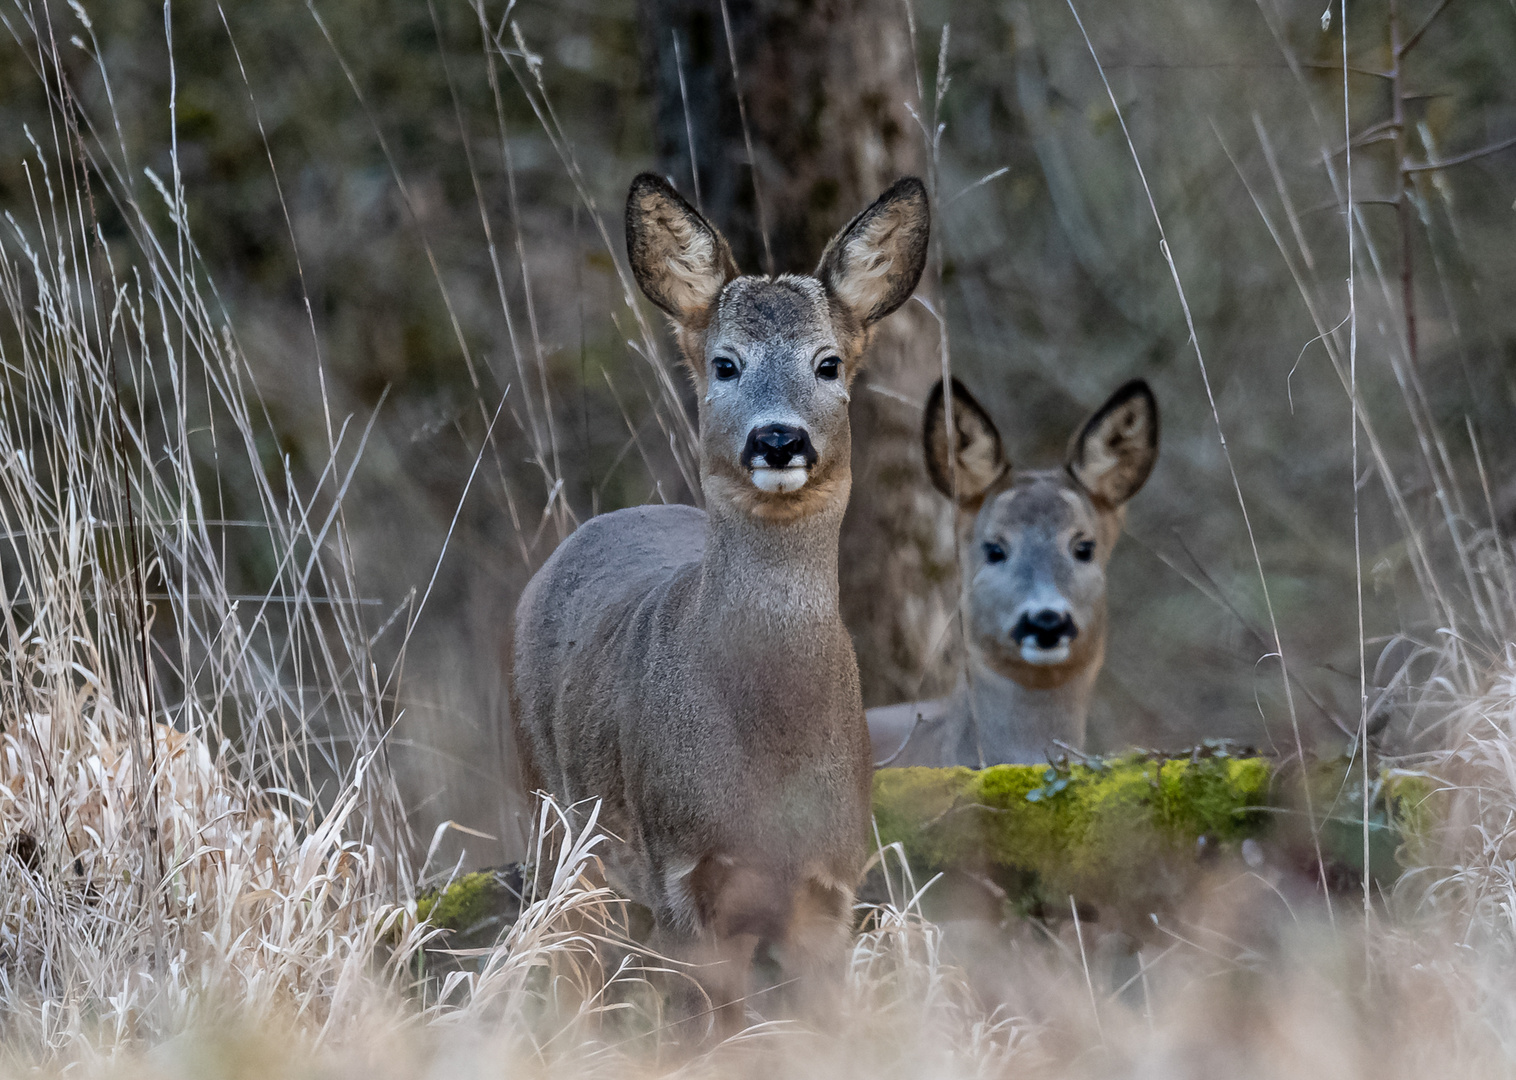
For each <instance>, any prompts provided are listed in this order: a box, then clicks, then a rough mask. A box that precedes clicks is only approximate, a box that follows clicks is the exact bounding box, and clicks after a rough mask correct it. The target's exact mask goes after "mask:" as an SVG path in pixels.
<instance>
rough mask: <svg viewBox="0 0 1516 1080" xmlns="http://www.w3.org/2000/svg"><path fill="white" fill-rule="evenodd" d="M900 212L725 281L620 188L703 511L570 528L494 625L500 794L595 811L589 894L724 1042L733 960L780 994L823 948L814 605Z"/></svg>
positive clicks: (838, 797)
mask: <svg viewBox="0 0 1516 1080" xmlns="http://www.w3.org/2000/svg"><path fill="white" fill-rule="evenodd" d="M926 214H927V211H926V201H925V192H924V189H923V188H922V187H921V185H920V183H919V181H913V180H912V181H901V182H899V183H897V184H896V185H895V186H894V187H893V188H891V189H890V191H888V192H886V193H885V194H884V195H883V196H881V198H880V199H879V201H878V202H876V203H875V204H874V205H873V206H871V207H870V208H869V209H868V210H866V211H864V213H862V214H860V215H859V216H858V217H857V218H855V219H854V221H853V222H852V223H851V224H850V225H849V226H848V227H847V228H846V229H845V230H844V231H843V232H842V233H841V234H839V235H838V237H837V238H836V239H835V240H834V241H833V242H832V244H831V245H829V246H828V249H827V252H826V254H825V255H823V257H822V262H821V266H820V267H818V270H817V273H816V276H814V277H810V276H789V275H786V276H781V277H778V278H774V279H769V278H755V277H742V276H739V275H738V274H737V271H736V267H735V266H734V265H733V264H732V261H731V256H730V253H729V250H728V248H727V246H726V242H725V240H724V239H722V238H721V236H720V234H719V233H717V232H716V231H715V230H714V229H713V228H712V227H711V226H710V225H709V224H708V223H707V222H705V220H704V219H703V218H701V217H700V215H699V214H698V213H697V212H696V211H695V210H694V209H693V208H692V207H690V206H689V205H688V204H687V203H685V202H684V200H683V199H681V198H680V197H679V196H678V194H677V193H675V192H674V191H673V189H672V188H670V187H669V186H668V185H667V184H666V183H664V182H663V181H661V180H659V179H657V178H655V177H650V176H646V175H644V176H642V177H639V178H638V179H637V180H636V181H635V182H634V183H633V185H632V190H631V194H630V196H629V198H628V205H627V238H628V250H629V253H630V256H631V260H632V266H633V270H634V272H635V273H636V276H637V279H638V282H639V284H640V285H641V286H642V289H643V291H644V292H645V293H646V294H647V295H648V297H649V298H650V299H651V300H653V301H654V303H656V304H658V306H659V307H661V308H663V310H664V311H665V312H666V313H668V314H669V316H670V317H671V319H672V320H673V322H674V325H675V329H676V333H677V337H678V341H679V346H680V350H681V353H682V354H683V357H684V359H685V361H686V363H687V364H688V365H689V368H690V371H691V373H692V375H693V377H694V380H695V383H696V388H697V392H698V393H699V395H700V480H701V487H702V489H703V493H704V495H705V502H706V507H707V510H706V511H700V510H697V509H694V508H692V507H685V506H662V507H639V508H635V509H630V510H621V511H617V512H615V513H611V514H606V515H603V516H601V517H598V518H594V519H592V520H591V521H589V522H588V523H586V524H585V525H584V526H583V527H582V528H580V529H579V530H578V531H577V532H575V533H574V534H573V535H572V536H571V537H569V538H568V539H567V540H566V541H565V542H564V543H563V544H562V545H560V547H559V548H558V550H557V551H556V552H554V554H553V556H552V557H551V558H550V559H549V560H548V561H547V563H546V564H545V565H544V566H543V567H542V569H541V570H540V571H538V573H537V574H536V576H534V578H533V579H532V581H531V583H530V584H529V585H528V587H527V589H526V591H525V592H524V593H523V595H522V598H521V602H520V604H519V605H518V608H517V614H516V634H515V646H514V655H513V670H512V681H511V693H512V705H513V709H512V713H513V716H514V718H515V724H516V736H517V745H518V749H519V752H520V757H521V759H522V762H523V769H524V772H525V774H526V780H527V782H528V784H529V785H531V786H532V787H534V788H537V787H540V788H543V789H546V790H547V791H549V792H551V793H552V794H553V795H554V796H556V797H557V798H558V799H559V800H560V801H561V802H563V803H565V804H574V803H582V802H583V801H585V800H591V799H598V800H600V801H601V807H602V809H601V823H602V825H603V827H604V828H605V829H606V831H607V832H608V833H609V834H610V835H611V838H612V839H611V841H610V845H609V846H608V847H607V848H606V849H605V861H606V869H607V874H608V876H609V878H610V880H611V883H612V884H613V885H615V886H616V887H618V888H619V889H621V890H622V891H623V892H625V893H626V894H627V895H629V896H630V897H631V898H632V899H634V900H637V901H639V902H641V903H643V904H645V905H646V906H648V907H649V908H650V909H651V910H652V913H653V916H654V920H655V924H656V931H657V934H658V937H659V940H658V942H657V944H658V946H659V947H660V948H662V949H665V950H668V951H670V952H671V953H672V954H673V955H674V956H675V957H676V958H678V959H682V960H688V961H692V962H694V963H696V964H697V965H702V966H700V967H698V968H697V969H696V971H695V975H696V978H697V979H698V980H699V982H700V983H701V985H702V987H703V989H704V991H705V993H706V995H707V996H708V997H709V998H710V1003H711V1005H712V1006H714V1008H715V1010H716V1015H717V1021H718V1024H719V1025H720V1026H722V1027H724V1028H727V1029H730V1028H732V1027H735V1026H736V1025H737V1024H738V1023H739V1022H740V1019H741V1015H742V1008H743V1005H742V1000H743V998H744V996H745V995H746V992H747V988H748V981H749V972H750V968H751V965H752V961H753V958H754V956H755V955H756V954H759V953H760V952H761V954H762V955H763V956H764V957H765V958H767V959H769V960H772V961H773V962H774V963H776V964H777V965H778V967H779V969H780V979H779V981H780V982H781V983H792V982H793V983H795V984H796V986H795V987H793V988H790V990H789V996H790V997H791V998H794V997H797V996H798V997H800V998H802V999H803V998H805V997H806V996H807V995H809V996H811V997H812V998H815V997H816V996H817V995H816V993H815V991H816V988H817V986H818V985H819V984H823V983H824V982H825V981H826V980H827V979H829V978H836V977H840V974H841V967H842V963H843V960H844V958H845V954H846V947H847V941H848V931H849V913H850V909H851V904H852V896H853V888H854V886H855V885H856V883H857V881H858V878H859V876H860V875H861V873H862V869H863V865H864V857H865V853H866V838H867V830H868V821H869V791H870V773H871V764H870V756H869V755H870V750H869V740H868V730H867V726H866V723H865V721H864V718H863V708H862V699H861V696H860V692H859V685H858V670H857V662H856V660H855V658H854V655H853V648H852V643H851V640H850V638H849V637H848V634H847V631H846V630H845V628H844V627H843V624H842V620H841V617H840V615H839V603H838V587H837V547H838V537H839V533H840V530H841V525H842V517H843V513H844V511H845V510H846V507H847V498H848V490H849V486H850V472H849V457H850V451H851V442H850V438H849V432H848V425H847V402H848V392H847V388H848V386H849V384H850V383H851V380H852V378H853V377H854V375H856V373H857V371H858V369H859V366H860V364H861V362H862V353H863V349H864V346H865V345H866V343H867V338H868V328H869V327H870V326H871V325H872V324H873V323H874V322H876V321H877V320H878V319H880V318H883V317H884V316H885V315H887V314H888V313H889V312H890V311H893V310H894V309H895V308H896V307H898V306H899V305H900V304H901V303H904V301H905V300H906V299H907V298H908V297H909V295H910V293H911V291H912V290H913V289H914V287H915V284H916V280H917V278H918V277H919V276H920V272H921V267H922V264H923V263H924V261H925V243H926V228H927V224H926V222H927V217H926ZM696 1011H698V1010H696Z"/></svg>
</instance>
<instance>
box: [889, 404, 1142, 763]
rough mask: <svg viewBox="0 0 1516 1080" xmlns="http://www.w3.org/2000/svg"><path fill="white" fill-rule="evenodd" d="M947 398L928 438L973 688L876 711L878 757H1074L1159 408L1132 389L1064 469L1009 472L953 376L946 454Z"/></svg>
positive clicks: (995, 437)
mask: <svg viewBox="0 0 1516 1080" xmlns="http://www.w3.org/2000/svg"><path fill="white" fill-rule="evenodd" d="M944 397H945V395H944V393H943V389H942V385H941V384H940V383H939V384H938V386H937V387H936V389H935V390H934V391H933V393H932V396H931V398H930V400H929V402H928V405H927V410H926V419H925V431H924V436H925V444H926V453H927V465H928V469H929V471H930V472H931V474H932V478H933V481H934V482H935V483H936V484H937V486H938V488H939V489H940V490H942V491H943V492H944V493H945V494H947V495H948V496H949V497H950V498H954V499H955V501H956V502H957V503H958V505H959V509H960V514H959V524H958V532H959V561H960V566H961V567H962V569H963V596H962V612H963V621H964V629H965V637H966V639H967V641H966V649H965V651H966V653H967V664H966V670H965V678H964V680H963V681H962V682H961V683H960V684H959V686H958V688H957V690H956V691H955V692H954V693H953V694H952V695H950V696H949V697H946V698H938V699H935V700H932V701H923V702H906V703H904V704H901V705H889V706H885V707H882V708H876V709H870V710H869V712H868V724H869V736H870V739H871V741H872V745H873V750H874V760H875V762H876V764H878V765H892V766H899V765H939V766H940V765H968V766H970V767H973V768H981V767H983V766H985V765H995V764H1000V763H1002V762H1021V763H1027V762H1037V761H1043V760H1046V759H1047V757H1048V755H1049V754H1053V753H1057V752H1058V750H1059V747H1060V745H1062V746H1065V747H1072V748H1073V749H1075V750H1078V749H1080V748H1081V747H1082V746H1083V745H1084V734H1085V721H1086V718H1087V717H1088V714H1089V704H1090V697H1091V695H1092V694H1093V693H1094V689H1095V680H1096V678H1097V677H1098V675H1099V674H1100V668H1101V666H1102V664H1103V663H1104V662H1105V643H1106V632H1107V615H1106V600H1105V569H1106V565H1107V563H1108V562H1109V560H1110V557H1111V552H1112V550H1113V548H1114V547H1115V544H1116V539H1117V537H1118V536H1119V535H1120V533H1121V526H1122V522H1123V520H1124V518H1125V514H1126V502H1127V500H1128V499H1130V498H1131V497H1132V495H1134V494H1135V493H1136V492H1137V490H1138V489H1139V488H1140V487H1141V486H1142V485H1143V483H1144V482H1146V480H1147V477H1148V473H1149V472H1150V471H1151V470H1152V466H1153V462H1154V460H1155V458H1156V456H1157V452H1158V407H1157V403H1156V401H1155V400H1154V398H1153V395H1152V391H1151V390H1149V389H1148V387H1147V384H1146V383H1143V382H1141V381H1133V382H1130V383H1128V384H1126V385H1125V386H1123V387H1122V388H1121V389H1119V390H1118V391H1116V393H1115V394H1114V395H1112V397H1111V398H1110V400H1108V401H1107V402H1106V403H1105V404H1104V405H1103V406H1101V407H1100V408H1099V409H1097V410H1096V412H1095V413H1094V415H1092V416H1091V417H1090V418H1089V420H1088V421H1086V423H1085V424H1084V425H1083V427H1082V428H1081V429H1080V431H1079V432H1077V433H1076V434H1075V436H1074V439H1073V441H1072V443H1071V445H1070V448H1069V456H1068V460H1067V462H1066V464H1065V466H1064V468H1063V469H1059V470H1040V471H1030V472H1013V471H1012V469H1011V467H1010V463H1009V462H1008V461H1007V460H1006V458H1005V454H1004V450H1003V448H1002V445H1001V442H1000V436H999V433H998V432H997V431H996V430H995V426H994V423H993V422H992V421H991V420H990V418H989V416H988V415H987V414H986V413H985V412H984V410H983V409H982V408H981V407H980V406H979V404H978V403H977V402H976V401H974V399H973V398H972V397H971V396H970V395H969V393H968V391H967V390H965V389H964V388H963V387H962V386H961V385H959V384H958V383H957V382H956V380H955V382H954V384H953V394H952V408H953V430H954V435H955V441H956V444H957V445H956V448H955V449H954V450H953V451H952V452H951V453H950V451H949V448H948V435H947V430H946V428H947V424H946V420H945V418H944V413H945V410H946V407H947V406H946V403H945V400H944Z"/></svg>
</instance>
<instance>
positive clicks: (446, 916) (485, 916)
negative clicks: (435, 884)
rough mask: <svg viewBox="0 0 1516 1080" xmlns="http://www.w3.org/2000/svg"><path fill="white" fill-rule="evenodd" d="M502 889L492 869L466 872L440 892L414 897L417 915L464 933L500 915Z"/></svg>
mask: <svg viewBox="0 0 1516 1080" xmlns="http://www.w3.org/2000/svg"><path fill="white" fill-rule="evenodd" d="M504 891H505V890H504V888H503V887H502V886H501V884H500V882H499V880H498V879H497V878H496V876H495V873H494V871H492V870H481V871H479V872H478V873H475V874H465V875H464V876H463V877H461V878H458V879H457V880H456V881H454V882H453V883H452V884H451V885H449V886H448V887H447V888H445V889H443V890H441V891H440V892H431V893H427V894H425V895H423V896H419V897H417V898H416V918H418V919H421V920H425V921H429V922H431V924H432V925H433V926H440V927H442V928H444V929H447V930H453V931H456V932H459V933H467V932H469V931H470V930H473V929H474V928H476V927H478V926H479V925H481V924H482V923H485V922H488V921H490V920H492V919H494V918H496V917H497V916H498V915H499V914H500V908H501V900H502V896H501V894H502V892H504Z"/></svg>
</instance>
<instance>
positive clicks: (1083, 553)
mask: <svg viewBox="0 0 1516 1080" xmlns="http://www.w3.org/2000/svg"><path fill="white" fill-rule="evenodd" d="M1070 550H1071V551H1072V552H1073V553H1074V558H1076V559H1078V560H1079V561H1080V562H1089V561H1090V560H1091V559H1093V558H1094V557H1095V541H1093V540H1075V541H1074V543H1073V544H1072V545H1071V546H1070Z"/></svg>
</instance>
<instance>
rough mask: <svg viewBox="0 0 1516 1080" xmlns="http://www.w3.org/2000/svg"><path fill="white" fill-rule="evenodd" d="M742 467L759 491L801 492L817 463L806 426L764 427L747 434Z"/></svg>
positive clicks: (782, 425)
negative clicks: (746, 470) (750, 476)
mask: <svg viewBox="0 0 1516 1080" xmlns="http://www.w3.org/2000/svg"><path fill="white" fill-rule="evenodd" d="M742 464H743V466H744V467H745V468H746V469H748V471H749V472H750V473H751V475H752V477H753V486H755V487H756V488H758V490H760V491H766V492H770V493H785V492H791V491H799V490H800V489H801V488H802V487H804V486H805V482H806V480H807V479H809V478H810V470H811V466H813V465H815V464H816V448H815V447H814V446H812V445H811V436H810V433H809V432H808V431H806V430H805V428H803V427H799V426H797V425H794V424H762V425H760V426H758V427H755V428H753V430H752V431H750V432H748V436H747V443H746V445H745V446H743V448H742Z"/></svg>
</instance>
